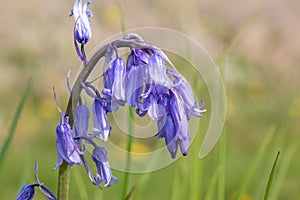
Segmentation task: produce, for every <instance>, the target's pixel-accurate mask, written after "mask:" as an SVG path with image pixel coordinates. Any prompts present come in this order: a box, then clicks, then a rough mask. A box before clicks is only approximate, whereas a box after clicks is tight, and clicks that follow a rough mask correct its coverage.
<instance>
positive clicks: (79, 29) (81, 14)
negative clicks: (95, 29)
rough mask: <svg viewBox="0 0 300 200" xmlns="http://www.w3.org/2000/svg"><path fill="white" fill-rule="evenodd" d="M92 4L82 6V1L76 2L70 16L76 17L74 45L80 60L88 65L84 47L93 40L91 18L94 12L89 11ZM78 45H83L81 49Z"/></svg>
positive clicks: (77, 0)
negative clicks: (88, 7)
mask: <svg viewBox="0 0 300 200" xmlns="http://www.w3.org/2000/svg"><path fill="white" fill-rule="evenodd" d="M89 4H90V2H86V3H85V4H84V5H83V6H82V1H81V0H76V1H75V4H74V7H73V9H72V12H71V14H70V16H72V15H73V16H74V19H75V27H74V44H75V49H76V52H77V54H78V56H79V58H80V59H81V60H82V61H83V62H84V63H85V64H86V62H87V61H86V55H85V51H84V45H85V44H86V43H87V42H88V41H89V40H90V39H91V37H92V30H91V24H90V21H89V18H90V17H92V12H91V11H90V10H88V9H87V6H88V5H89ZM78 43H80V44H81V47H80V48H79V46H78Z"/></svg>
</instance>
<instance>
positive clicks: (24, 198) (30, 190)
mask: <svg viewBox="0 0 300 200" xmlns="http://www.w3.org/2000/svg"><path fill="white" fill-rule="evenodd" d="M34 175H35V179H36V183H33V184H25V185H24V186H23V187H22V189H21V191H20V192H19V194H18V196H17V197H16V200H31V199H32V198H33V197H34V194H35V187H39V188H40V190H41V191H42V192H43V194H44V195H45V196H46V197H47V198H48V199H49V200H57V198H56V197H55V195H54V194H53V192H52V191H51V190H50V189H49V188H48V187H47V186H45V185H44V184H43V183H41V182H40V181H39V178H38V174H37V163H35V165H34Z"/></svg>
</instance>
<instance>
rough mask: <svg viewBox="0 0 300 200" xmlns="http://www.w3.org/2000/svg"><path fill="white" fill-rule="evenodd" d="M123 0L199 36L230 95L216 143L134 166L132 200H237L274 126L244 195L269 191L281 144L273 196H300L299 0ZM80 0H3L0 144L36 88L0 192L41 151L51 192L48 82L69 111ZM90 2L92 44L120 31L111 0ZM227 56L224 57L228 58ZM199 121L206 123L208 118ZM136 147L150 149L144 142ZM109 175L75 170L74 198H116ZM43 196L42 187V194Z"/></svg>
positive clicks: (158, 21)
mask: <svg viewBox="0 0 300 200" xmlns="http://www.w3.org/2000/svg"><path fill="white" fill-rule="evenodd" d="M120 2H121V5H122V8H123V11H124V19H125V23H126V28H127V29H132V28H139V27H149V26H151V27H152V26H154V27H164V28H170V29H174V30H177V31H181V32H184V33H186V34H187V35H189V36H191V37H192V38H194V39H195V40H197V41H198V42H199V43H201V44H202V45H203V46H204V48H205V49H206V50H207V51H208V53H209V54H210V55H211V56H212V58H213V59H214V60H215V61H216V62H217V64H219V66H220V69H221V71H222V73H223V76H224V77H223V78H224V82H225V87H226V92H227V116H226V123H225V129H224V133H225V134H224V135H223V137H222V141H221V142H219V143H218V145H217V147H216V148H215V149H214V150H213V152H212V153H211V154H209V156H208V157H206V158H205V159H203V160H198V155H197V154H198V149H199V147H200V145H201V143H200V142H199V140H196V141H195V142H194V143H192V148H191V151H190V152H191V153H190V154H189V155H188V157H184V158H181V159H180V160H178V161H176V162H175V164H173V165H171V166H169V167H167V168H164V169H162V170H159V171H156V172H153V173H151V174H144V175H132V177H131V184H130V187H132V186H134V185H136V189H135V191H134V192H133V195H132V199H184V198H186V199H204V198H205V197H206V198H207V199H220V198H224V199H234V197H235V195H236V194H237V192H238V191H239V189H240V187H241V185H243V184H244V183H245V179H246V177H247V176H249V171H251V169H252V168H251V165H252V164H253V162H255V158H257V153H258V151H259V148H260V147H261V145H262V144H263V140H264V138H265V136H266V135H267V133H268V132H270V130H271V131H272V130H273V131H274V135H273V137H272V138H271V140H270V143H269V145H268V146H266V149H265V150H264V151H263V155H262V160H260V161H259V163H258V164H257V167H256V168H255V170H254V169H253V170H254V172H253V174H252V175H251V177H250V179H249V184H247V187H246V189H245V192H243V194H242V196H241V199H243V200H248V199H262V196H263V193H264V188H265V186H266V184H267V179H268V176H269V173H270V171H271V167H272V164H273V161H274V159H275V156H276V154H277V151H279V150H280V151H281V154H280V158H279V163H278V166H277V172H278V173H276V174H275V177H274V180H273V181H274V182H273V186H274V187H273V188H271V190H272V189H273V191H271V192H273V195H274V196H275V195H277V194H278V196H277V197H278V199H299V198H300V191H299V184H300V172H299V166H300V161H299V160H298V159H297V157H298V152H299V147H298V146H299V145H298V143H299V141H298V140H299V138H300V137H299V131H300V123H299V121H300V90H299V86H300V79H299V76H300V68H299V63H300V53H299V52H300V51H299V50H300V34H299V32H300V23H299V19H300V14H299V9H300V2H299V1H296V0H289V1H279V0H278V1H270V0H269V1H267V0H264V1H258V0H255V1H251V2H247V1H233V0H228V1H221V0H213V1H196V0H188V1H179V0H173V1H167V0H153V1H141V0H140V1H138V0H120ZM73 3H74V2H73V1H57V0H54V1H37V0H25V1H24V0H23V1H21V0H15V1H5V2H2V4H3V5H2V6H1V8H0V24H1V28H0V36H1V42H0V48H1V54H0V94H1V95H0V142H1V143H2V141H4V139H5V137H6V135H7V132H8V127H9V123H10V121H11V119H12V117H13V114H14V112H15V109H16V106H17V104H18V102H19V100H20V97H21V95H22V92H23V90H24V88H25V85H26V83H27V80H28V79H29V78H30V77H31V78H32V79H33V88H32V91H31V93H30V95H29V98H28V100H27V102H26V105H25V107H24V110H23V112H22V115H21V119H20V121H19V124H18V126H17V130H16V133H15V135H14V138H13V141H12V143H11V145H10V147H9V150H8V153H7V155H6V157H5V162H4V163H2V167H1V168H0V176H1V179H0V188H1V189H0V191H1V192H0V197H1V199H14V198H15V197H16V195H17V193H18V192H19V190H20V188H21V186H22V184H24V183H25V182H29V183H30V182H33V181H34V175H33V170H32V169H33V163H34V160H37V161H38V164H39V176H40V179H41V181H42V182H44V183H45V184H47V185H48V186H49V187H50V188H51V189H52V190H53V191H54V192H55V193H56V189H57V185H56V184H57V171H54V172H53V171H52V168H53V166H54V165H55V163H56V159H57V158H56V149H55V127H56V125H57V123H58V122H59V117H60V116H59V113H58V112H57V110H56V107H55V104H54V102H53V98H52V96H53V94H52V87H53V86H55V87H56V90H57V93H58V101H59V102H60V104H61V106H62V107H63V108H65V106H66V103H67V98H68V91H67V88H66V84H65V82H66V81H65V78H66V74H67V71H68V70H69V68H70V67H71V66H73V70H74V71H75V73H74V74H73V75H72V78H74V77H73V76H75V75H76V71H77V70H78V69H79V67H80V65H81V63H80V60H79V59H78V57H77V55H76V52H75V50H74V46H73V35H72V31H73V23H74V22H73V18H70V17H68V15H69V13H70V10H71V9H72V7H73ZM90 9H91V10H93V12H94V16H93V18H92V19H91V21H92V28H93V37H92V39H91V41H90V42H89V43H88V45H87V48H86V51H87V52H90V51H91V50H92V49H93V48H94V47H96V46H97V45H98V44H99V43H100V42H101V41H103V40H105V39H107V38H108V37H109V36H111V35H113V34H116V33H119V32H120V30H121V22H120V10H119V8H118V6H117V4H116V1H108V0H103V1H92V4H91V6H90ZM224 49H226V52H225V54H224ZM220 55H223V56H224V57H223V59H221V61H220V59H219V58H220ZM218 59H219V60H218ZM204 118H205V116H204ZM202 123H203V124H204V123H208V119H203V122H202ZM204 126H205V125H204ZM1 143H0V145H1ZM134 148H135V149H134V150H135V151H140V150H143V151H144V150H145V149H144V148H145V147H143V146H139V145H138V144H136V146H134ZM222 153H223V154H222ZM220 159H221V161H220ZM220 163H221V165H220ZM252 166H253V165H252ZM280 172H281V173H280ZM114 173H115V175H116V176H117V177H118V178H119V183H118V184H116V185H113V186H112V187H110V188H108V189H105V190H99V189H97V187H95V186H93V185H92V184H90V182H89V179H88V177H87V176H86V174H85V171H84V169H83V168H82V167H81V168H79V167H74V168H73V167H72V170H71V180H70V181H71V188H70V199H101V198H103V199H120V198H121V193H122V186H123V185H122V184H123V182H122V181H123V180H122V178H123V174H122V173H121V172H117V171H115V172H114ZM250 174H251V173H250ZM209 190H213V191H214V192H211V193H209ZM220 190H224V193H223V194H222V192H220ZM274 190H275V191H274ZM207 194H213V195H212V196H211V197H210V196H209V195H207ZM220 195H221V196H220ZM43 198H44V197H42V196H41V195H40V192H37V197H36V199H43ZM274 198H275V197H274Z"/></svg>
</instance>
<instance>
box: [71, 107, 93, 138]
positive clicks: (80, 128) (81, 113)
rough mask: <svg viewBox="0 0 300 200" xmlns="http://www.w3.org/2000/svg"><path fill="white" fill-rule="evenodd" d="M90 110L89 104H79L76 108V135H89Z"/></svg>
mask: <svg viewBox="0 0 300 200" xmlns="http://www.w3.org/2000/svg"><path fill="white" fill-rule="evenodd" d="M89 118H90V111H89V108H88V107H87V105H79V106H77V108H76V115H75V119H74V137H75V138H77V137H81V136H87V134H88V128H89Z"/></svg>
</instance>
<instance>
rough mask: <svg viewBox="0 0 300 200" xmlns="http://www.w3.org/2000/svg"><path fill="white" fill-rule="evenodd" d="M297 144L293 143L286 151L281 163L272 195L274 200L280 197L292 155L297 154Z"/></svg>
mask: <svg viewBox="0 0 300 200" xmlns="http://www.w3.org/2000/svg"><path fill="white" fill-rule="evenodd" d="M297 146H298V145H297V144H294V145H291V147H290V148H289V149H288V150H287V151H286V153H285V154H284V155H285V156H284V158H283V160H282V162H281V164H280V168H279V170H278V172H277V178H276V180H277V181H276V183H274V186H273V190H272V194H271V195H270V196H271V198H270V199H272V200H276V199H278V196H279V192H280V188H281V187H282V184H283V182H284V179H285V175H286V172H287V169H288V166H289V164H290V162H291V159H292V157H293V156H294V154H295V151H296V149H297Z"/></svg>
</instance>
